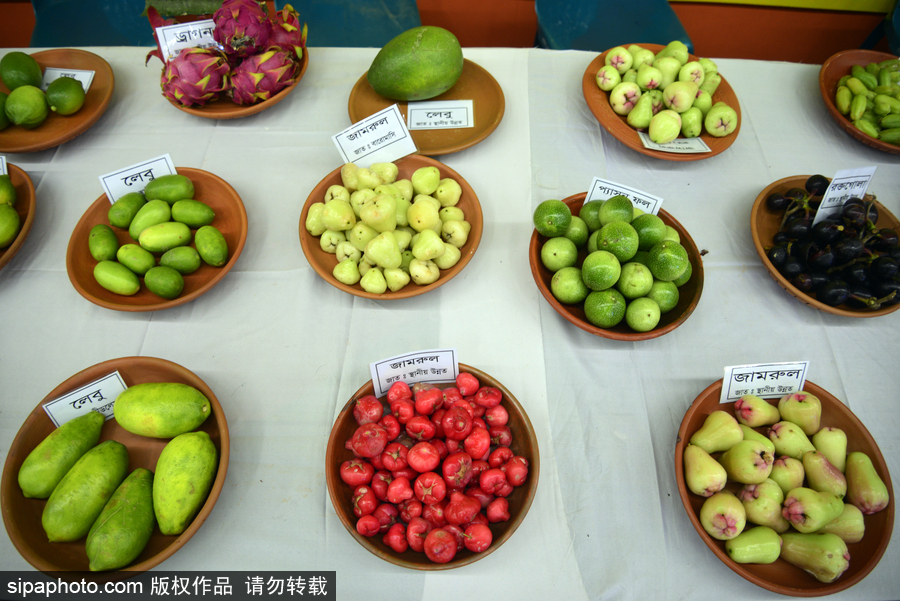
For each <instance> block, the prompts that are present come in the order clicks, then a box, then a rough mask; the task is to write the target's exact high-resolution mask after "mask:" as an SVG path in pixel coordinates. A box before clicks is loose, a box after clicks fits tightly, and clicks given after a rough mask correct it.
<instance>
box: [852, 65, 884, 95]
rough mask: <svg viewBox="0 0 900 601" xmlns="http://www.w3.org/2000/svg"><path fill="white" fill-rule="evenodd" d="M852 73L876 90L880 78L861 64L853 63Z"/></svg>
mask: <svg viewBox="0 0 900 601" xmlns="http://www.w3.org/2000/svg"><path fill="white" fill-rule="evenodd" d="M850 75H852V76H853V77H855V78H856V79H858V80H859V81H861V82H862V83H863V85H864V86H866V87H867V88H868V89H870V90H874V89H875V86H877V85H878V79H877V78H876V77H875V76H874V75H872V74H871V73H869V72H868V71H866V70H865V69H864V68H863V67H860V66H859V65H853V67H852V68H851V69H850Z"/></svg>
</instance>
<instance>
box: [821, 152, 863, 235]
mask: <svg viewBox="0 0 900 601" xmlns="http://www.w3.org/2000/svg"><path fill="white" fill-rule="evenodd" d="M875 169H876V167H874V166H872V167H860V168H858V169H844V170H842V171H838V172H837V173H835V174H834V177H833V178H832V179H831V183H830V184H829V185H828V189H827V190H826V191H825V195H824V196H822V202H821V204H819V208H818V209H817V210H816V216H815V218H814V219H813V225H815V224H817V223H819V222H820V221H822V220H823V219H827V218H828V217H831V216H835V215H838V214H840V212H841V210H842V209H843V208H844V203H846V202H847V201H848V200H850V199H851V198H863V197H865V195H866V190H868V189H869V182H871V181H872V178H873V177H874V176H875Z"/></svg>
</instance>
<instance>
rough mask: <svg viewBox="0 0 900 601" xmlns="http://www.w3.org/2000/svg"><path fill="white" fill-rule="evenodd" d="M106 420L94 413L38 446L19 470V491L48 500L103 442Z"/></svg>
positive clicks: (67, 425)
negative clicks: (89, 451)
mask: <svg viewBox="0 0 900 601" xmlns="http://www.w3.org/2000/svg"><path fill="white" fill-rule="evenodd" d="M105 421H106V419H105V418H104V417H103V415H102V414H101V413H98V412H96V411H91V412H90V413H86V414H84V415H81V416H79V417H76V418H75V419H71V420H69V421H67V422H66V423H64V424H63V425H61V426H60V427H58V428H56V429H55V430H53V432H51V433H50V434H48V435H47V438H45V439H44V440H42V441H41V442H40V443H38V446H36V447H34V450H33V451H31V452H30V453H29V454H28V456H27V457H26V458H25V461H23V462H22V467H20V468H19V488H21V489H22V494H23V495H25V496H26V497H27V498H29V499H46V498H47V497H49V496H50V493H52V492H53V489H54V488H56V485H57V484H59V481H60V480H62V479H63V476H65V475H66V473H67V472H68V471H69V470H70V469H71V468H72V466H73V465H75V462H76V461H78V460H79V459H81V456H82V455H84V454H85V453H87V452H88V450H89V449H90V448H91V447H93V446H94V445H95V444H97V441H98V440H100V430H101V429H102V428H103V423H104V422H105Z"/></svg>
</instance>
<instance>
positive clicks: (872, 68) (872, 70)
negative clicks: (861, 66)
mask: <svg viewBox="0 0 900 601" xmlns="http://www.w3.org/2000/svg"><path fill="white" fill-rule="evenodd" d="M865 69H866V73H869V74H871V75H876V76H877V75H878V71H879V69H881V67H880V66H879V65H878V63H875V62H872V63H867V64H866V67H865Z"/></svg>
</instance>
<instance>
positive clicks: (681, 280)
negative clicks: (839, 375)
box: [672, 261, 694, 288]
mask: <svg viewBox="0 0 900 601" xmlns="http://www.w3.org/2000/svg"><path fill="white" fill-rule="evenodd" d="M693 273H694V267H693V265H691V263H690V261H689V262H688V265H687V269H685V270H684V273H682V274H681V275H680V276H679V277H677V278H675V279H674V280H672V283H673V284H675V285H676V286H678V287H679V288H680V287H681V286H684V285H685V284H687V283H688V282H689V281H690V279H691V275H692V274H693Z"/></svg>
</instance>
